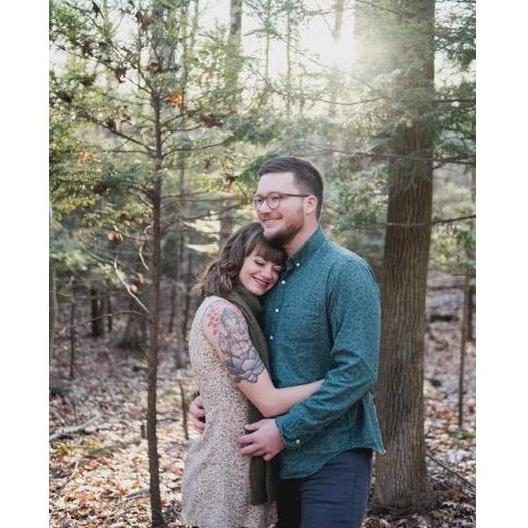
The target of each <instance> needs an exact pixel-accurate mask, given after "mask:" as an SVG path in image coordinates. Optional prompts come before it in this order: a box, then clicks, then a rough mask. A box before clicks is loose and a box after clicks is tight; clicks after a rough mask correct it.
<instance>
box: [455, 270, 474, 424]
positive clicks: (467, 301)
mask: <svg viewBox="0 0 528 528" xmlns="http://www.w3.org/2000/svg"><path fill="white" fill-rule="evenodd" d="M471 303H472V300H471V278H470V277H469V276H468V275H466V277H465V280H464V300H463V303H462V324H461V328H460V366H459V370H458V428H459V429H462V427H463V425H464V374H465V370H466V369H465V362H466V344H467V342H468V341H469V339H470V328H469V323H470V313H471V310H472V307H471Z"/></svg>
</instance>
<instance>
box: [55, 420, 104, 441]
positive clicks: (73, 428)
mask: <svg viewBox="0 0 528 528" xmlns="http://www.w3.org/2000/svg"><path fill="white" fill-rule="evenodd" d="M99 418H101V415H100V414H96V415H95V416H93V417H92V418H90V419H89V420H88V421H86V422H84V423H82V424H80V425H72V426H70V427H64V429H61V430H60V431H57V432H55V433H53V434H52V435H50V437H49V441H50V442H52V441H53V440H57V438H62V437H63V436H69V435H71V434H73V433H79V432H81V431H82V432H86V429H87V428H88V427H90V426H91V425H93V424H94V423H95V422H97V420H99Z"/></svg>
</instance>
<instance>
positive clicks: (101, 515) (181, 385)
mask: <svg viewBox="0 0 528 528" xmlns="http://www.w3.org/2000/svg"><path fill="white" fill-rule="evenodd" d="M456 281H457V279H456V278H454V277H449V276H446V275H441V274H434V275H432V276H431V277H430V279H429V285H430V289H429V293H428V304H427V306H428V307H427V316H428V320H430V321H431V322H430V324H429V330H428V333H427V337H426V367H425V376H426V380H427V381H426V384H425V388H424V391H425V402H426V423H425V429H426V444H427V465H428V469H429V475H430V480H431V483H432V487H433V491H434V504H433V505H432V507H431V508H430V509H428V510H427V511H422V512H373V511H371V510H369V511H368V514H367V518H366V521H365V523H364V528H381V527H401V528H447V527H472V526H475V406H476V404H475V347H474V342H468V344H467V348H466V368H465V394H464V427H463V428H462V429H459V428H458V425H457V419H458V418H457V405H458V404H457V402H458V375H459V354H460V325H461V306H462V291H461V290H460V289H449V288H445V287H446V286H449V285H451V284H453V283H454V282H456ZM433 319H434V321H433ZM118 331H119V327H117V328H116V329H115V330H114V332H112V335H111V336H109V337H108V338H106V339H92V338H90V337H87V336H80V337H79V338H78V341H77V349H78V351H77V360H76V368H75V377H74V379H73V380H70V379H69V377H68V372H69V344H68V341H67V340H64V341H60V340H59V341H58V342H57V346H56V351H55V359H54V362H53V365H52V368H51V372H50V375H51V378H50V379H51V382H50V389H52V388H53V389H54V390H53V391H50V434H51V435H53V434H56V433H64V434H62V435H61V436H59V437H58V438H56V439H54V440H52V441H50V451H49V452H50V470H49V477H50V497H49V501H50V527H51V528H74V527H86V528H96V527H97V528H99V527H104V528H146V527H148V526H149V521H150V500H149V495H148V486H149V473H148V459H147V440H146V438H145V436H146V435H145V413H146V406H147V385H146V363H145V361H144V359H142V358H138V357H137V356H136V357H135V356H133V355H131V354H130V353H128V352H125V351H123V350H119V349H117V348H116V347H115V346H113V344H112V343H113V342H114V341H115V338H116V336H117V333H118ZM171 350H173V343H172V341H171V339H170V338H168V339H167V340H166V341H165V343H164V345H163V351H162V353H161V356H160V366H159V376H158V377H159V382H158V451H159V455H160V472H161V497H162V505H163V508H164V517H165V520H166V522H167V527H168V528H173V527H178V526H184V525H183V524H182V523H181V521H180V517H179V512H180V499H181V494H180V480H181V475H182V472H183V467H184V459H185V454H186V449H187V445H188V440H187V439H186V434H185V428H184V418H185V416H184V413H182V399H181V390H183V392H184V393H185V395H186V397H187V398H188V397H189V395H190V394H191V392H192V390H194V387H193V382H192V375H191V372H190V371H182V370H180V371H176V369H175V368H174V366H173V360H172V357H171ZM402 382H405V380H402ZM57 387H60V390H55V388H57ZM80 425H82V426H83V427H82V428H81V429H80V430H78V431H73V432H69V433H68V430H67V428H68V427H77V426H80ZM189 429H191V428H190V427H189ZM189 433H190V435H191V438H192V437H193V436H194V435H195V433H194V432H193V431H192V430H190V431H189ZM374 473H375V471H374Z"/></svg>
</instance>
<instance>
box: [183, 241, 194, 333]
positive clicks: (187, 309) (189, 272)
mask: <svg viewBox="0 0 528 528" xmlns="http://www.w3.org/2000/svg"><path fill="white" fill-rule="evenodd" d="M192 266H193V258H192V252H191V251H189V253H188V255H187V275H186V277H185V308H184V311H183V325H182V326H183V330H182V331H183V339H184V340H185V342H187V332H188V328H189V315H190V309H191V283H192Z"/></svg>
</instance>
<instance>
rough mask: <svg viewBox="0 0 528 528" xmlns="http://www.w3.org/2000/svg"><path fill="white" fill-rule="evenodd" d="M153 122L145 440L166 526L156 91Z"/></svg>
mask: <svg viewBox="0 0 528 528" xmlns="http://www.w3.org/2000/svg"><path fill="white" fill-rule="evenodd" d="M152 106H153V110H154V123H155V130H156V166H155V174H154V184H153V189H152V213H153V214H152V216H153V221H152V239H151V247H152V261H151V285H152V286H151V291H150V305H149V322H150V328H149V334H150V341H149V350H148V374H147V378H148V379H147V443H148V459H149V474H150V507H151V514H152V526H153V528H158V527H162V526H165V522H164V520H163V511H162V507H161V494H160V478H159V456H158V437H157V434H156V426H157V415H156V412H157V411H156V403H157V384H158V351H159V319H160V282H161V193H162V180H161V178H162V176H161V169H162V160H163V155H162V140H161V115H160V106H161V100H160V96H159V95H158V94H152Z"/></svg>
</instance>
